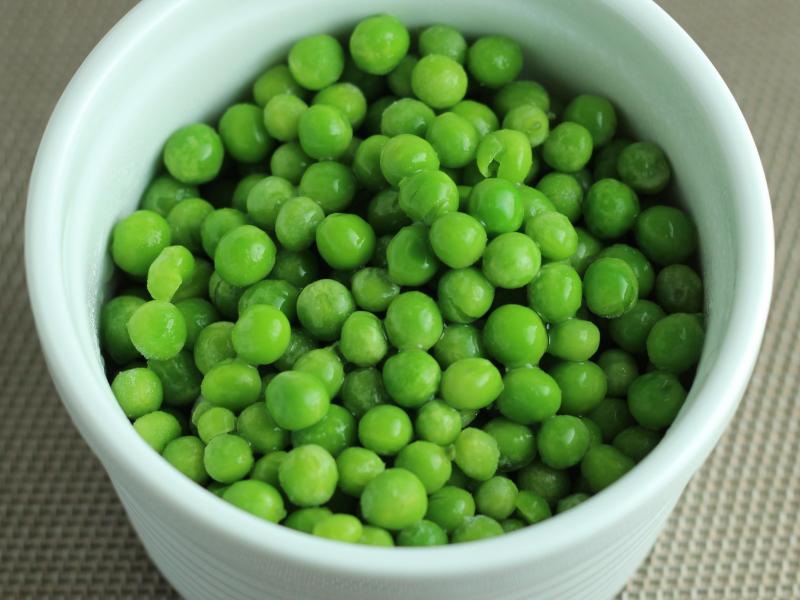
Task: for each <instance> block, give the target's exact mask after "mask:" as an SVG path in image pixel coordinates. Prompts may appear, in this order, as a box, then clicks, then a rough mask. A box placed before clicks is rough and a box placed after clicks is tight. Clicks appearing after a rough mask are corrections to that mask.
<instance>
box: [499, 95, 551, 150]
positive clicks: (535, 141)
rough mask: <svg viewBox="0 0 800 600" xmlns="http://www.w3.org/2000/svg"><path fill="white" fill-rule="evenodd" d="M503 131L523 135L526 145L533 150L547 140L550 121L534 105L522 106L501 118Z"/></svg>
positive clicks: (545, 114)
mask: <svg viewBox="0 0 800 600" xmlns="http://www.w3.org/2000/svg"><path fill="white" fill-rule="evenodd" d="M503 129H512V130H514V131H519V132H520V133H523V134H525V136H526V137H527V138H528V143H530V145H531V147H533V148H535V147H536V146H540V145H542V144H543V143H544V141H545V140H546V139H547V136H548V134H549V133H550V121H549V120H548V118H547V113H545V112H544V111H543V110H542V109H541V108H539V107H538V106H536V105H534V104H522V105H520V106H517V107H515V108H512V109H511V110H510V111H508V113H507V114H506V116H505V117H504V118H503Z"/></svg>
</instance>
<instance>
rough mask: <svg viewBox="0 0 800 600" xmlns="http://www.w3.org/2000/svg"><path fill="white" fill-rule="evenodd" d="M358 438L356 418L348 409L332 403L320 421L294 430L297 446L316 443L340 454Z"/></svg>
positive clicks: (294, 444)
mask: <svg viewBox="0 0 800 600" xmlns="http://www.w3.org/2000/svg"><path fill="white" fill-rule="evenodd" d="M355 440H356V420H355V418H354V417H353V415H351V414H350V413H349V412H348V411H347V410H346V409H344V408H342V407H341V406H339V405H337V404H331V405H330V407H329V408H328V412H327V413H326V414H325V416H324V417H322V420H320V421H319V422H318V423H315V424H314V425H312V426H311V427H307V428H305V429H298V430H297V431H293V432H292V445H293V446H294V447H295V448H298V447H300V446H305V445H307V444H316V445H317V446H321V447H322V448H324V449H325V450H327V451H328V452H330V453H331V455H332V456H333V457H337V456H339V455H340V454H341V453H342V452H343V451H344V450H345V449H346V448H350V447H351V446H353V444H354V443H355Z"/></svg>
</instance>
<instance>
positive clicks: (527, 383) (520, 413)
mask: <svg viewBox="0 0 800 600" xmlns="http://www.w3.org/2000/svg"><path fill="white" fill-rule="evenodd" d="M560 407H561V388H560V387H559V386H558V383H556V380H555V379H553V378H552V377H551V376H550V375H548V374H547V373H546V372H545V371H543V370H541V369H539V368H537V367H522V368H518V369H512V370H510V371H508V372H507V373H506V374H505V376H504V377H503V391H502V392H501V394H500V396H499V397H498V398H497V408H498V410H499V411H500V413H501V414H502V415H503V416H504V417H506V418H508V419H510V420H511V421H513V422H516V423H520V424H522V425H532V424H534V423H541V422H542V421H544V420H545V419H547V418H548V417H551V416H553V415H554V414H556V412H557V411H558V409H559V408H560Z"/></svg>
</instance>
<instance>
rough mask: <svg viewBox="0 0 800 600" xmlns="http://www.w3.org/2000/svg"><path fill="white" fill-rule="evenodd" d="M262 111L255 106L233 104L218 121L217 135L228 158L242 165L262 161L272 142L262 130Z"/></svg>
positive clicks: (263, 129)
mask: <svg viewBox="0 0 800 600" xmlns="http://www.w3.org/2000/svg"><path fill="white" fill-rule="evenodd" d="M262 113H263V111H262V109H261V108H260V107H259V106H256V105H255V104H249V103H241V104H234V105H233V106H231V107H230V108H228V109H227V110H226V111H225V112H224V113H223V114H222V118H221V119H220V120H219V135H220V138H222V143H223V145H224V146H225V151H226V152H227V153H228V155H229V156H231V157H232V158H234V159H236V160H238V161H239V162H243V163H256V162H260V161H262V160H264V158H266V156H267V153H268V152H269V151H270V150H271V149H272V140H271V139H270V137H269V135H268V133H267V130H266V129H265V128H264V120H263V116H262Z"/></svg>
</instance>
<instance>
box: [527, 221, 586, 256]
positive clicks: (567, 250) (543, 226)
mask: <svg viewBox="0 0 800 600" xmlns="http://www.w3.org/2000/svg"><path fill="white" fill-rule="evenodd" d="M525 234H526V235H527V236H528V237H530V238H531V239H532V240H533V241H534V242H536V244H537V245H538V246H539V248H540V249H541V252H542V256H543V257H545V258H547V259H549V260H564V259H567V258H569V257H570V256H572V255H573V254H575V251H576V250H577V249H578V234H577V232H576V231H575V228H574V227H573V226H572V223H570V222H569V219H568V218H567V217H566V216H565V215H562V214H561V213H558V212H545V213H541V214H538V215H536V216H535V217H533V218H532V219H529V220H528V222H527V223H526V225H525Z"/></svg>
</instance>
